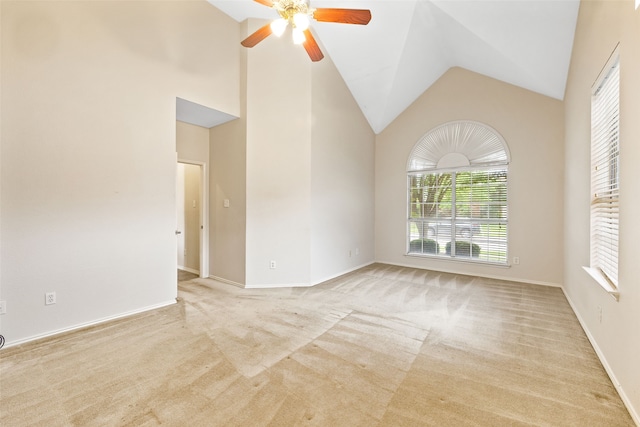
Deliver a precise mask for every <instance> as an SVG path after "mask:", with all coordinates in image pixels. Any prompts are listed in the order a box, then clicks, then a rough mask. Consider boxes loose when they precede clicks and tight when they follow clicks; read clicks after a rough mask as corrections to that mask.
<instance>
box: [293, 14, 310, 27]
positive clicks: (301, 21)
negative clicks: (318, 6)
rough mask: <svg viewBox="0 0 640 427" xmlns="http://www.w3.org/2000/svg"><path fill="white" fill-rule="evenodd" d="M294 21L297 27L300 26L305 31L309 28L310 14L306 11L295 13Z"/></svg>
mask: <svg viewBox="0 0 640 427" xmlns="http://www.w3.org/2000/svg"><path fill="white" fill-rule="evenodd" d="M293 23H294V24H295V26H296V28H300V30H301V31H304V30H306V29H308V28H309V15H307V14H306V13H302V12H298V13H296V14H295V15H293Z"/></svg>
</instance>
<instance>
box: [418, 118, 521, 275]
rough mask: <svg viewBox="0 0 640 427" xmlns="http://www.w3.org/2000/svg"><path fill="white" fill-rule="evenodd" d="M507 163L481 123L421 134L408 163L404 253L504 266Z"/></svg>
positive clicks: (500, 141) (494, 135)
mask: <svg viewBox="0 0 640 427" xmlns="http://www.w3.org/2000/svg"><path fill="white" fill-rule="evenodd" d="M509 161H510V154H509V148H508V147H507V144H506V142H505V140H504V138H502V136H501V135H500V134H499V133H498V132H496V131H495V130H494V129H493V128H491V127H489V126H487V125H485V124H482V123H478V122H473V121H455V122H449V123H445V124H443V125H440V126H438V127H436V128H435V129H432V130H431V131H429V132H428V133H427V134H425V135H424V136H423V137H422V138H420V140H419V141H418V142H417V143H416V145H415V146H414V147H413V150H412V151H411V154H410V155H409V160H408V161H407V182H408V201H409V206H408V208H409V210H408V212H409V215H408V222H407V225H408V226H407V237H408V238H407V253H408V254H409V255H420V256H435V257H445V258H454V259H465V260H474V261H481V262H489V263H497V264H506V263H507V259H508V258H507V167H508V164H509Z"/></svg>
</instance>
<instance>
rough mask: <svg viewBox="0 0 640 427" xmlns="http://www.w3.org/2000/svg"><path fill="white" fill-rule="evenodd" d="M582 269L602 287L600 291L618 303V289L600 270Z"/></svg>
mask: <svg viewBox="0 0 640 427" xmlns="http://www.w3.org/2000/svg"><path fill="white" fill-rule="evenodd" d="M582 268H583V269H584V271H586V272H587V274H589V276H591V277H592V278H593V280H595V281H596V282H597V283H598V284H599V285H600V286H601V287H602V289H604V290H605V291H606V292H607V293H608V294H609V295H611V296H612V297H613V299H615V300H616V301H620V292H618V288H616V287H615V286H614V285H613V283H611V282H610V281H609V279H608V278H607V277H606V276H605V275H604V274H602V272H601V271H600V270H598V269H595V268H591V267H582Z"/></svg>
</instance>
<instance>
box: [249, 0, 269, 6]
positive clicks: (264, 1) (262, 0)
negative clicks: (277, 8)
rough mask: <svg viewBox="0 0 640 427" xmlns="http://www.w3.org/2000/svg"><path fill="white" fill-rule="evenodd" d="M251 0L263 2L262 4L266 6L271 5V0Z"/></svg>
mask: <svg viewBox="0 0 640 427" xmlns="http://www.w3.org/2000/svg"><path fill="white" fill-rule="evenodd" d="M253 1H255V2H256V3H260V4H263V5H265V6H267V7H273V1H272V0H253Z"/></svg>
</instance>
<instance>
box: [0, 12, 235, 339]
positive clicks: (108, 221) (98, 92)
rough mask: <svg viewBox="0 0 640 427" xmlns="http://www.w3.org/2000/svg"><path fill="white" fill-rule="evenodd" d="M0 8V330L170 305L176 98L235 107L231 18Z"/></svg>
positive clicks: (20, 332) (20, 331)
mask: <svg viewBox="0 0 640 427" xmlns="http://www.w3.org/2000/svg"><path fill="white" fill-rule="evenodd" d="M0 8H1V19H2V27H1V29H2V34H1V43H2V50H1V53H2V58H1V61H2V82H1V97H2V98H1V104H2V117H1V133H2V134H1V138H2V147H1V149H2V159H1V160H2V166H1V171H2V172H1V173H2V176H1V182H2V195H1V197H2V200H1V203H0V210H1V217H2V224H1V235H2V246H3V248H6V247H11V248H12V250H11V251H10V252H7V251H3V252H2V258H1V260H0V262H1V270H2V282H1V284H0V288H1V294H2V298H3V299H4V300H6V301H7V307H8V311H7V314H5V315H3V316H2V331H1V333H2V334H3V335H4V336H5V337H6V339H7V340H8V343H9V344H12V343H16V342H20V341H23V340H26V339H30V338H34V337H37V336H41V335H45V334H49V333H53V332H56V331H61V330H65V329H68V328H73V327H76V326H79V325H84V324H88V323H92V322H95V321H99V320H103V319H108V318H113V317H115V316H119V315H122V314H126V313H132V312H136V311H140V310H144V309H147V308H150V307H155V306H158V305H164V304H168V303H171V302H173V301H174V300H175V296H176V280H175V271H176V270H175V269H176V253H175V250H176V249H175V247H176V246H175V235H174V230H175V223H176V213H175V173H176V142H175V141H176V120H175V110H176V97H181V98H184V99H189V100H192V101H194V102H198V103H200V104H202V105H207V106H210V107H212V108H216V109H218V110H220V111H224V112H227V113H229V114H233V115H238V114H239V109H240V104H239V51H240V49H239V48H238V42H239V40H240V39H239V28H238V24H237V23H236V22H234V21H233V20H232V19H230V18H229V17H227V16H226V15H224V14H222V13H221V12H219V11H218V10H216V9H215V8H213V7H212V6H211V5H210V4H207V3H206V2H204V1H201V2H193V1H163V2H137V1H135V2H129V1H121V2H120V1H119V2H60V1H44V2H36V1H29V2H24V1H18V2H12V1H2V2H1V3H0ZM212 76H215V78H213V77H212ZM50 291H55V292H57V301H58V302H57V304H56V305H54V306H45V305H44V302H43V301H44V294H45V292H50Z"/></svg>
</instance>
